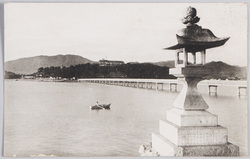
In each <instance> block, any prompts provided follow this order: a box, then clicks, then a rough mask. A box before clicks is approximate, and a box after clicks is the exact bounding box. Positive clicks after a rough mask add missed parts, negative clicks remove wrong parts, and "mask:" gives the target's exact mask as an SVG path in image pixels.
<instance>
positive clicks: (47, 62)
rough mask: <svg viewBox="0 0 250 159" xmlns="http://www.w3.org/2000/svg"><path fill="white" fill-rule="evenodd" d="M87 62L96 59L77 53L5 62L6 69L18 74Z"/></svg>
mask: <svg viewBox="0 0 250 159" xmlns="http://www.w3.org/2000/svg"><path fill="white" fill-rule="evenodd" d="M86 63H94V61H91V60H89V59H86V58H83V57H81V56H77V55H56V56H35V57H28V58H21V59H17V60H13V61H7V62H5V64H4V69H5V71H9V72H13V73H16V74H32V73H35V72H37V69H38V68H40V67H51V66H65V67H69V66H71V65H72V66H74V65H78V64H86Z"/></svg>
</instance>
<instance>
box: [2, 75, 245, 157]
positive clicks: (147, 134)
mask: <svg viewBox="0 0 250 159" xmlns="http://www.w3.org/2000/svg"><path fill="white" fill-rule="evenodd" d="M199 90H200V91H201V93H202V95H203V98H204V99H205V101H206V102H207V103H208V105H209V106H210V107H209V109H208V111H210V112H211V113H213V114H217V115H218V116H219V124H220V125H222V126H225V127H227V128H228V134H229V142H231V143H233V144H236V145H238V146H239V147H240V154H241V155H242V156H245V155H246V153H247V99H246V97H240V98H239V97H238V96H237V87H236V86H233V87H230V86H223V85H222V87H220V89H219V90H218V94H217V96H216V95H208V88H207V85H199ZM229 92H231V93H229ZM232 92H234V93H232ZM178 94H179V92H170V91H168V90H163V91H157V90H149V89H141V88H129V87H122V86H113V85H103V84H95V83H81V82H79V83H77V82H76V83H67V82H38V81H32V80H26V81H25V80H18V81H15V80H5V107H4V155H5V156H15V157H28V156H33V157H34V156H65V157H78V156H83V157H84V156H94V157H98V156H125V157H128V156H140V154H139V152H138V149H139V147H140V145H142V144H147V143H149V142H150V141H151V133H152V132H158V131H159V119H165V118H166V110H169V109H171V108H172V103H173V102H174V100H175V98H176V97H177V95H178ZM97 101H98V102H99V103H112V104H111V109H110V110H90V109H89V106H91V105H94V104H95V103H96V102H97Z"/></svg>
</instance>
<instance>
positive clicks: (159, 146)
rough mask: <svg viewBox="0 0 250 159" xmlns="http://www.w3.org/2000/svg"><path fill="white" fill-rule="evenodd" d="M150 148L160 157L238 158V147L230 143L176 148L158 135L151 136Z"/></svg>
mask: <svg viewBox="0 0 250 159" xmlns="http://www.w3.org/2000/svg"><path fill="white" fill-rule="evenodd" d="M152 147H153V149H154V150H156V151H157V152H158V153H159V154H160V156H239V147H238V146H236V145H233V144H231V143H226V144H222V145H206V146H176V145H175V144H173V143H172V142H170V141H169V140H167V139H166V138H165V137H163V136H162V135H160V134H155V133H153V134H152Z"/></svg>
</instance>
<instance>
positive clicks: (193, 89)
mask: <svg viewBox="0 0 250 159" xmlns="http://www.w3.org/2000/svg"><path fill="white" fill-rule="evenodd" d="M170 72H171V74H174V75H175V76H177V77H179V78H178V79H179V80H180V81H182V82H183V84H184V85H183V88H182V91H181V93H180V94H179V96H178V97H177V99H176V100H175V102H174V104H173V105H174V108H172V109H171V110H169V111H167V117H166V119H167V120H160V124H159V133H158V134H155V133H153V134H152V147H153V149H154V150H155V151H157V152H158V153H159V154H160V156H238V155H239V147H238V146H236V145H233V144H231V143H228V132H227V128H225V127H222V126H219V125H218V117H217V115H213V114H211V113H209V112H208V111H206V109H207V108H208V105H207V103H206V102H205V101H204V99H203V98H202V96H201V94H200V93H199V91H198V89H197V84H198V82H200V81H202V80H203V78H202V77H204V76H206V75H207V74H209V73H211V72H210V70H207V69H205V68H204V67H203V66H200V67H183V68H174V69H170Z"/></svg>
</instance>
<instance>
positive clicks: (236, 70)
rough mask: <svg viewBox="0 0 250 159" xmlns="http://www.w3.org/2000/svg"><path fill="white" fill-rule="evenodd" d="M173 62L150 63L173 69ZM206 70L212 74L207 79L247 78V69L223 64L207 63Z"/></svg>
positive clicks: (219, 62)
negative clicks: (211, 71)
mask: <svg viewBox="0 0 250 159" xmlns="http://www.w3.org/2000/svg"><path fill="white" fill-rule="evenodd" d="M174 63H175V62H174V61H160V62H155V63H152V64H154V65H157V66H162V67H164V66H165V67H169V68H174V67H175V64H174ZM205 67H206V68H209V69H212V70H213V73H212V74H210V75H208V76H207V78H208V79H212V78H214V79H246V78H247V67H246V66H245V67H239V66H232V65H229V64H226V63H224V62H221V61H218V62H215V61H213V62H209V63H207V64H205Z"/></svg>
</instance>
